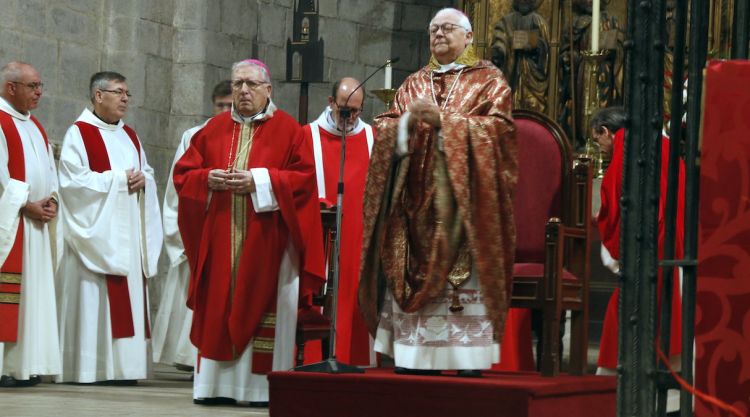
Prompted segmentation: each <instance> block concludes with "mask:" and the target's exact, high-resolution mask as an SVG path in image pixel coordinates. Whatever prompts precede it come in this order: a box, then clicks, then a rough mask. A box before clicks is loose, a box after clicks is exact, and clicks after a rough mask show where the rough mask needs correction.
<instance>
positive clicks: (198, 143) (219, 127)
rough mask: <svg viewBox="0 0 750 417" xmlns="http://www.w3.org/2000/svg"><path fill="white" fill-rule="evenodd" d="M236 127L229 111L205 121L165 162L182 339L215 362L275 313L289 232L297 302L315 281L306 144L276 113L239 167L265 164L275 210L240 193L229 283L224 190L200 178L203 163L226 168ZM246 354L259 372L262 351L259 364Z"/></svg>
mask: <svg viewBox="0 0 750 417" xmlns="http://www.w3.org/2000/svg"><path fill="white" fill-rule="evenodd" d="M237 125H238V124H237V123H236V122H235V121H234V120H232V118H231V115H230V112H225V113H222V114H220V115H218V116H216V117H214V118H213V119H211V120H210V121H209V122H208V123H207V124H206V126H205V127H204V128H203V129H201V130H200V131H198V132H197V133H196V134H195V136H194V137H193V139H192V142H191V145H190V147H189V148H188V150H187V151H186V152H185V155H184V156H183V157H182V158H181V159H180V161H179V162H177V164H176V165H175V168H174V184H175V188H176V189H177V193H178V196H179V211H178V223H179V227H180V234H181V236H182V240H183V242H184V244H185V253H186V255H187V257H188V261H189V262H190V269H191V276H190V287H189V290H188V300H187V305H188V307H190V308H191V309H192V310H193V312H194V315H193V325H192V329H191V335H190V337H191V341H192V342H193V344H195V346H196V347H197V348H198V350H199V351H200V355H201V357H206V358H209V359H214V360H221V361H226V360H232V359H235V358H236V357H237V356H238V355H240V354H241V353H242V352H243V351H244V350H245V348H246V347H247V345H248V342H249V341H250V340H251V339H252V338H256V337H258V334H259V332H261V330H262V329H263V328H267V327H268V326H267V324H268V323H267V322H266V321H265V320H264V319H263V318H264V317H266V316H267V315H268V314H269V313H274V312H275V304H276V298H277V284H278V274H279V266H280V263H281V259H282V255H283V254H284V252H285V250H286V249H287V245H288V239H291V241H292V242H291V243H292V244H293V246H294V249H295V253H296V255H297V256H298V258H297V259H295V261H296V262H295V263H296V265H297V266H298V270H299V274H300V303H301V306H302V307H304V308H309V307H310V305H311V296H312V292H313V291H314V290H316V289H318V288H319V287H320V285H321V284H322V282H323V280H324V278H323V277H324V264H323V244H322V239H321V236H322V230H321V223H320V213H319V208H318V198H317V190H316V186H315V168H314V165H313V160H312V150H311V149H310V147H309V142H306V141H304V140H303V137H302V130H301V128H300V126H299V124H297V122H296V121H295V120H294V119H293V118H292V117H291V116H289V115H288V114H286V113H284V112H283V111H281V110H276V111H275V112H274V113H273V116H272V117H271V118H269V119H266V120H263V121H260V122H255V134H254V136H253V138H252V147H251V148H250V153H249V156H248V161H247V169H251V168H266V169H267V170H268V174H269V176H270V181H271V184H272V188H273V194H274V196H275V198H276V200H277V202H278V206H279V210H275V211H269V212H263V213H256V212H255V211H254V209H253V204H252V201H251V197H250V195H247V198H246V201H245V205H246V212H247V216H246V220H245V225H246V227H245V239H244V243H243V246H242V249H241V255H240V257H239V258H238V259H239V261H238V266H237V273H236V280H235V282H234V283H232V279H231V276H232V271H231V269H232V260H231V254H230V252H231V251H230V248H231V245H232V244H231V239H232V237H233V236H235V235H233V234H232V231H231V230H230V229H231V226H232V224H233V223H232V218H231V213H232V204H233V193H231V192H230V191H213V192H212V193H209V190H208V185H207V183H208V172H209V171H210V170H212V169H217V168H218V169H226V168H227V166H228V164H229V158H230V155H236V154H237V150H236V149H234V148H236V147H237V143H235V140H234V138H235V133H236V132H237V131H238V130H240V129H237ZM237 142H239V141H237ZM230 148H233V149H231V152H230ZM235 232H236V231H235ZM235 237H236V236H235ZM263 336H264V337H269V336H270V337H273V335H272V334H271V335H267V334H264V335H263ZM255 353H256V352H255V349H254V358H253V368H254V369H255V368H256V365H258V363H256V362H264V363H265V364H266V365H265V366H263V369H258V373H263V372H267V371H269V370H270V362H268V361H269V360H270V358H263V360H262V361H259V360H258V358H256V357H255ZM269 356H272V355H269ZM254 372H255V370H254Z"/></svg>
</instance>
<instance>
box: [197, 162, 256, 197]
mask: <svg viewBox="0 0 750 417" xmlns="http://www.w3.org/2000/svg"><path fill="white" fill-rule="evenodd" d="M208 189H209V190H211V191H225V190H229V191H231V192H233V193H235V194H250V193H252V192H255V180H253V174H252V173H251V172H250V171H245V170H242V169H236V168H235V169H232V170H226V169H212V170H211V171H208Z"/></svg>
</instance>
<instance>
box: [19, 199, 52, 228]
mask: <svg viewBox="0 0 750 417" xmlns="http://www.w3.org/2000/svg"><path fill="white" fill-rule="evenodd" d="M21 213H22V214H23V215H24V216H26V217H28V218H30V219H32V220H39V221H40V222H42V223H47V222H49V221H50V220H52V219H54V218H55V217H57V201H56V200H55V199H54V198H52V197H46V198H43V199H41V200H38V201H29V202H28V203H26V205H25V206H23V208H21Z"/></svg>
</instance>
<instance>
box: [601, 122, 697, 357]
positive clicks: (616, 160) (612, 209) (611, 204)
mask: <svg viewBox="0 0 750 417" xmlns="http://www.w3.org/2000/svg"><path fill="white" fill-rule="evenodd" d="M624 141H625V130H624V129H620V130H619V131H617V133H616V134H615V138H614V141H613V144H612V145H613V150H612V161H611V163H610V165H609V167H608V168H607V172H606V173H605V174H604V178H603V179H602V185H601V197H602V205H601V209H600V210H599V216H598V218H597V226H598V227H599V236H601V239H602V245H603V246H604V247H605V248H607V250H608V251H609V253H610V255H612V257H613V258H614V259H620V205H619V201H620V196H621V195H622V170H623V164H624V158H625V155H624V153H625V151H624V148H623V144H624ZM669 144H670V142H669V139H667V138H666V137H662V138H661V180H660V194H659V223H658V226H659V235H658V257H659V259H663V258H664V232H665V229H664V227H665V225H664V210H665V208H666V199H667V173H668V167H669ZM677 189H678V197H677V219H676V228H675V258H676V259H679V258H682V254H683V242H684V236H685V229H684V225H685V222H684V212H685V198H684V197H685V196H684V190H685V165H684V163H683V162H682V160H680V168H679V183H678V188H677ZM659 280H660V281H661V270H659ZM672 294H673V297H672V325H671V333H670V351H669V353H670V355H676V354H679V353H680V340H681V335H682V331H681V323H682V320H681V318H682V315H681V297H680V282H679V279H678V275H677V269H675V274H674V284H673V289H672ZM618 297H619V288H616V289H615V291H614V292H613V293H612V297H611V298H610V300H609V305H608V306H607V312H606V315H605V316H604V328H603V329H602V339H601V344H600V346H599V362H598V365H599V366H600V367H603V368H615V367H617V343H618V342H617V337H618V333H619V328H618V326H619V323H618V317H617V316H618V306H619V298H618Z"/></svg>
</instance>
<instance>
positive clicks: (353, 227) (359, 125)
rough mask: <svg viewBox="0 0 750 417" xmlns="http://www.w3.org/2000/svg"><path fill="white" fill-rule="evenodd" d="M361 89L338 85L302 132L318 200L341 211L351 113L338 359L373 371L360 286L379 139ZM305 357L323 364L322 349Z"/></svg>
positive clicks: (350, 83) (349, 81) (352, 83)
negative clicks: (366, 197) (347, 113)
mask: <svg viewBox="0 0 750 417" xmlns="http://www.w3.org/2000/svg"><path fill="white" fill-rule="evenodd" d="M358 85H359V81H357V80H355V79H354V78H343V79H341V80H339V81H336V82H334V83H333V91H332V92H331V96H329V97H328V107H327V108H326V109H325V111H323V113H322V114H321V115H320V117H318V119H317V120H315V121H314V122H312V123H310V124H309V125H307V126H304V127H303V128H302V129H303V132H304V135H305V140H307V141H308V142H310V143H311V145H312V149H313V156H314V159H315V172H316V177H317V183H318V197H319V198H320V200H321V203H322V205H325V206H331V205H335V204H336V198H337V192H336V184H338V181H339V171H340V165H339V164H340V160H341V133H342V129H343V128H344V119H343V117H342V116H341V115H340V113H339V111H340V109H341V107H343V106H347V107H349V108H350V109H351V117H350V118H349V119H348V120H346V131H347V133H346V155H345V163H344V196H343V203H342V205H343V212H342V220H341V223H342V224H341V234H340V237H341V256H340V259H341V264H340V265H339V287H338V293H337V297H338V308H337V310H338V311H337V313H336V358H337V359H338V360H340V361H342V362H345V363H348V364H352V365H372V364H374V359H375V358H374V355H372V354H371V353H372V349H371V348H370V336H369V334H368V332H367V328H366V327H365V323H364V320H363V319H362V314H361V313H360V312H359V307H358V306H357V286H358V283H359V255H360V251H361V248H362V195H363V194H364V191H365V179H366V178H367V166H368V164H369V162H370V150H371V149H372V143H373V138H374V134H373V129H372V126H370V125H369V124H367V123H365V122H363V121H362V120H361V119H360V118H359V114H360V113H361V112H362V106H363V105H364V98H365V94H364V90H363V89H362V88H360V89H358V90H356V91H355V90H354V89H355V88H357V86H358ZM352 93H353V94H352ZM350 95H351V98H349V96H350ZM347 99H349V102H348V103H347ZM329 267H330V266H329ZM310 344H311V345H313V343H310ZM318 344H319V342H318ZM305 352H306V355H305V356H306V359H307V360H306V362H308V361H319V360H321V358H320V354H319V353H318V352H319V349H317V346H310V347H309V348H306V349H305ZM308 352H309V353H311V354H308ZM316 356H317V357H316Z"/></svg>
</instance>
